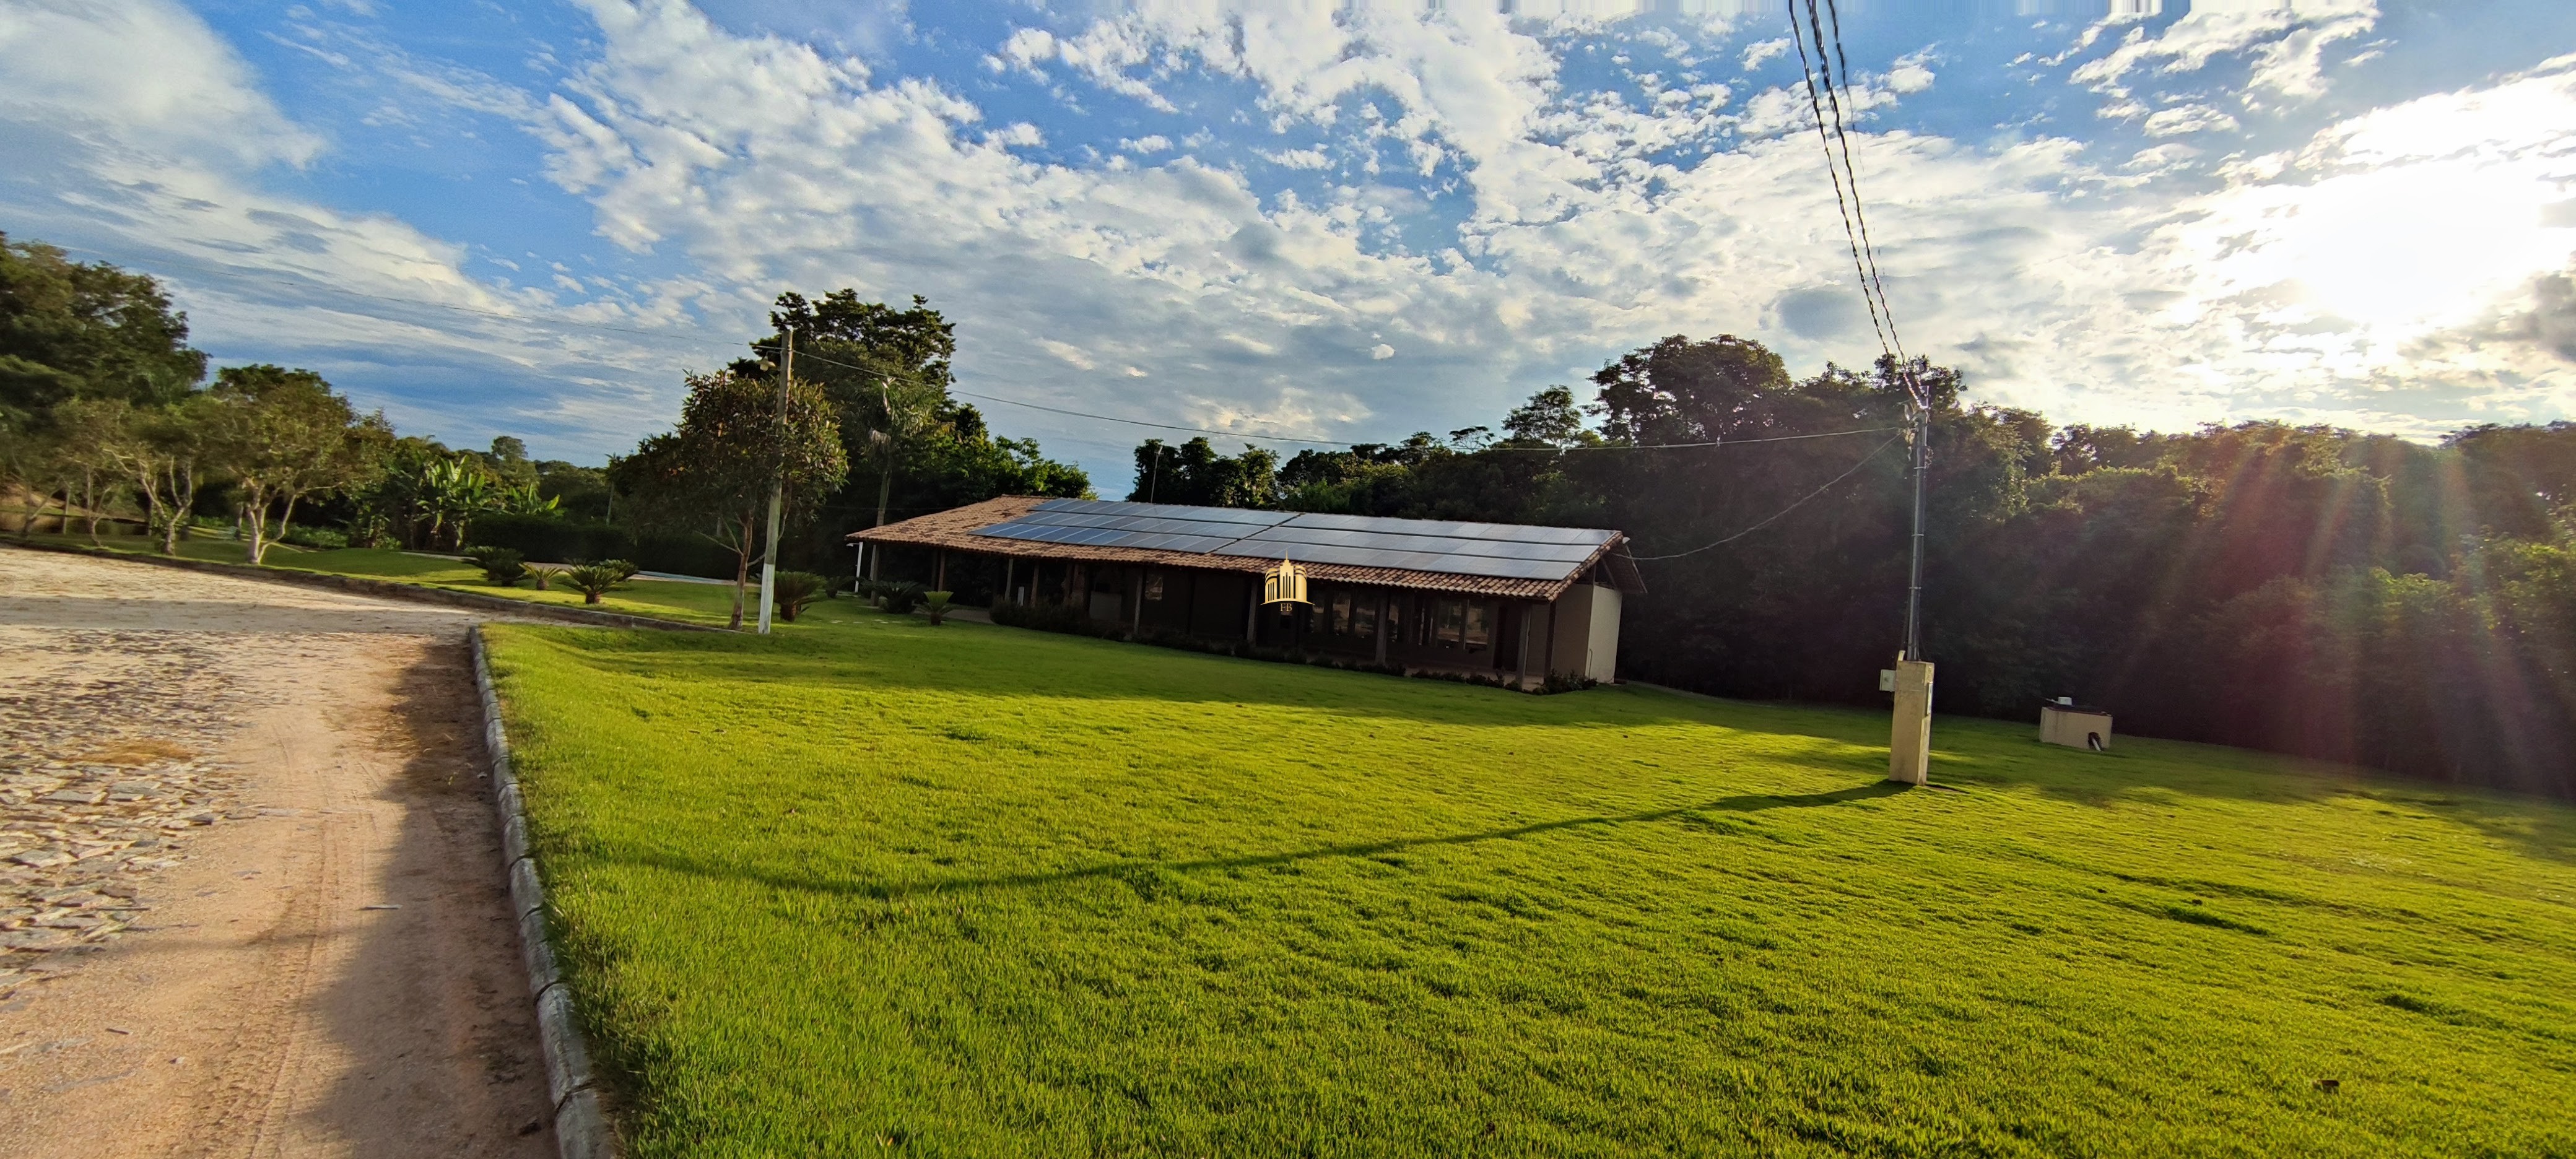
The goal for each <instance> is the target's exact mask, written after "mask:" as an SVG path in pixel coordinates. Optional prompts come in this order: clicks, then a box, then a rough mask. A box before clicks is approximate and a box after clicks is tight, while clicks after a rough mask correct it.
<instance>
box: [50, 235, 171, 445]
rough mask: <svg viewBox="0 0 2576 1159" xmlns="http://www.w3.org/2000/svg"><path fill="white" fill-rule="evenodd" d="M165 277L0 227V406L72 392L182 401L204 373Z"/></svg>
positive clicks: (52, 399) (57, 399)
mask: <svg viewBox="0 0 2576 1159" xmlns="http://www.w3.org/2000/svg"><path fill="white" fill-rule="evenodd" d="M187 343H188V317H187V315H185V314H183V313H180V312H178V311H175V310H172V309H171V308H170V299H169V296H168V295H167V294H165V293H163V292H162V290H161V284H160V283H159V282H157V281H155V280H153V279H152V278H151V277H149V276H147V275H143V274H130V273H127V272H125V271H124V270H120V269H118V268H116V267H115V266H112V265H108V264H106V263H103V262H101V263H95V264H93V263H84V262H75V261H72V260H70V259H69V258H67V257H65V256H64V254H63V251H62V250H60V249H58V248H55V247H53V246H50V245H46V244H44V243H42V242H13V241H10V240H9V238H8V235H7V234H0V413H6V412H15V413H17V414H19V415H20V416H22V417H23V416H27V415H33V414H38V413H41V412H43V411H45V410H47V409H49V408H51V407H52V406H53V405H54V404H55V403H58V402H61V401H62V400H64V399H67V398H73V397H91V398H122V399H125V400H127V401H129V402H133V403H136V404H139V405H155V404H161V403H169V402H175V401H178V399H179V398H180V397H181V396H183V395H185V394H187V392H188V391H189V390H191V389H193V388H194V387H195V386H196V384H197V383H198V382H200V381H202V380H203V379H204V378H205V376H206V356H205V355H204V354H203V353H200V352H198V351H196V350H193V349H190V348H189V347H188V344H187Z"/></svg>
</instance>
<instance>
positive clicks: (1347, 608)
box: [1333, 592, 1351, 636]
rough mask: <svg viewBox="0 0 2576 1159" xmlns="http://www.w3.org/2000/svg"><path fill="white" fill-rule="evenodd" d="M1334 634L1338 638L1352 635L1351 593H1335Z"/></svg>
mask: <svg viewBox="0 0 2576 1159" xmlns="http://www.w3.org/2000/svg"><path fill="white" fill-rule="evenodd" d="M1333 634H1334V635H1336V636H1347V635H1350V634H1351V593H1349V592H1334V593H1333Z"/></svg>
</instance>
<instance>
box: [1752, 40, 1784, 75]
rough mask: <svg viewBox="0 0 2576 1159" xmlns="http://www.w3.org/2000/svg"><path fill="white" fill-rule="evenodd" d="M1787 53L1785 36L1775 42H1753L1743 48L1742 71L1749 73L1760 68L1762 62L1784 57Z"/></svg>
mask: <svg viewBox="0 0 2576 1159" xmlns="http://www.w3.org/2000/svg"><path fill="white" fill-rule="evenodd" d="M1788 53H1789V38H1788V37H1786V36H1783V37H1780V38H1779V39H1777V40H1757V41H1754V42H1753V43H1752V44H1749V45H1746V46H1745V48H1744V61H1743V67H1744V71H1746V72H1751V71H1753V70H1754V69H1757V68H1760V67H1762V64H1763V62H1764V61H1767V60H1770V59H1772V58H1774V57H1780V56H1786V55H1788Z"/></svg>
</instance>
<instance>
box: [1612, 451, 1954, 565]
mask: <svg viewBox="0 0 2576 1159" xmlns="http://www.w3.org/2000/svg"><path fill="white" fill-rule="evenodd" d="M1903 441H1904V437H1903V436H1901V435H1900V436H1898V437H1897V438H1893V439H1889V440H1887V441H1886V442H1884V443H1880V444H1879V445H1878V447H1877V449H1875V450H1872V451H1871V452H1870V453H1868V454H1866V455H1863V456H1861V460H1860V461H1859V462H1857V463H1854V464H1852V465H1851V470H1848V471H1845V472H1843V473H1842V474H1839V475H1836V476H1834V477H1833V478H1832V479H1830V480H1828V481H1827V482H1826V483H1825V485H1824V486H1822V487H1818V488H1816V489H1815V490H1813V491H1809V492H1807V493H1806V494H1805V495H1802V496H1799V498H1798V501H1797V502H1795V503H1792V504H1790V505H1788V506H1786V507H1783V508H1781V509H1779V510H1778V511H1775V512H1772V513H1771V517H1770V518H1768V519H1765V520H1763V521H1762V522H1760V523H1756V524H1754V525H1753V526H1751V527H1747V528H1745V529H1744V530H1742V531H1738V532H1736V533H1735V534H1733V535H1730V536H1727V537H1726V538H1724V539H1721V540H1718V541H1717V542H1715V543H1707V544H1702V545H1700V546H1698V547H1694V548H1692V549H1690V550H1689V551H1676V552H1674V553H1672V554H1671V555H1632V556H1630V557H1628V558H1630V559H1633V560H1635V561H1637V562H1638V563H1652V562H1654V561H1656V560H1664V559H1680V558H1682V557H1684V556H1690V555H1698V554H1699V553H1701V552H1703V551H1713V550H1716V549H1717V548H1721V547H1724V546H1726V545H1727V544H1730V543H1733V542H1735V541H1736V540H1739V539H1742V538H1744V537H1745V536H1748V535H1751V534H1753V533H1754V532H1756V531H1760V530H1762V529H1763V528H1765V527H1769V526H1771V525H1772V524H1774V523H1777V522H1779V521H1780V519H1781V517H1783V516H1785V515H1787V514H1789V513H1790V512H1792V511H1795V510H1797V509H1798V508H1800V507H1803V506H1806V503H1807V500H1809V499H1813V498H1815V497H1816V496H1818V495H1822V494H1824V493H1825V492H1827V491H1831V490H1833V489H1834V484H1836V483H1840V482H1842V481H1843V480H1845V479H1848V478H1851V477H1852V476H1853V475H1856V474H1859V473H1860V469H1861V468H1863V467H1866V466H1868V465H1869V464H1870V462H1871V461H1872V460H1874V459H1876V458H1878V457H1879V456H1880V455H1883V454H1886V453H1887V449H1888V448H1889V447H1893V446H1895V445H1896V444H1898V443H1900V442H1903Z"/></svg>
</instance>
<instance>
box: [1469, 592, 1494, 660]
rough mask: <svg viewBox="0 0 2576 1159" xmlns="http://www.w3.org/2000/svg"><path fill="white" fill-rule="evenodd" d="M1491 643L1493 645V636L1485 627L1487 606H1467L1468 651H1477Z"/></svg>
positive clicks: (1475, 604) (1479, 604) (1477, 604)
mask: <svg viewBox="0 0 2576 1159" xmlns="http://www.w3.org/2000/svg"><path fill="white" fill-rule="evenodd" d="M1490 643H1493V636H1492V633H1490V632H1488V631H1487V630H1486V627H1485V605H1484V604H1481V603H1474V604H1469V605H1467V649H1468V650H1469V651H1475V650H1477V649H1480V648H1483V647H1484V646H1485V645H1487V644H1490Z"/></svg>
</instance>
